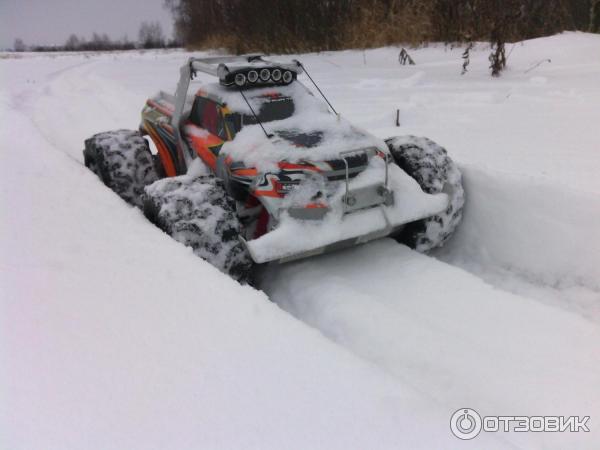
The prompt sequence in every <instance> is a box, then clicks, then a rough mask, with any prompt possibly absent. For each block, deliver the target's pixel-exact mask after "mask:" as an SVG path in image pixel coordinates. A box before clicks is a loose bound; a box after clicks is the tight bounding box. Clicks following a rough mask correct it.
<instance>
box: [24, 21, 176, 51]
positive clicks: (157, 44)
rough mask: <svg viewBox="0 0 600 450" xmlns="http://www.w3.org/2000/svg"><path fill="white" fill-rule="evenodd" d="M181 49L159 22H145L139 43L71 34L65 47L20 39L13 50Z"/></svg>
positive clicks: (141, 28)
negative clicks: (87, 37)
mask: <svg viewBox="0 0 600 450" xmlns="http://www.w3.org/2000/svg"><path fill="white" fill-rule="evenodd" d="M173 47H181V43H180V42H178V41H177V40H175V39H166V38H165V35H164V33H163V31H162V27H161V26H160V23H158V22H143V23H142V24H141V25H140V29H139V32H138V39H137V41H131V40H129V38H128V37H127V36H124V37H123V38H121V39H117V40H113V39H111V38H110V37H109V36H108V35H107V34H106V33H102V34H100V33H93V34H92V37H91V38H90V39H86V38H85V37H79V36H77V35H76V34H71V35H70V36H69V37H68V38H67V40H66V41H65V43H64V44H63V45H35V44H34V45H30V46H27V45H26V44H25V42H24V41H23V40H22V39H20V38H18V39H16V40H15V42H14V45H13V50H14V51H16V52H24V51H28V50H29V51H33V52H49V51H50V52H52V51H67V52H69V51H108V50H132V49H135V48H143V49H150V48H173Z"/></svg>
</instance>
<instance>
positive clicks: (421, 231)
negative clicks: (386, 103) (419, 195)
mask: <svg viewBox="0 0 600 450" xmlns="http://www.w3.org/2000/svg"><path fill="white" fill-rule="evenodd" d="M386 143H387V145H388V147H389V149H390V152H391V153H392V156H393V158H394V161H395V162H396V164H397V165H398V166H400V168H402V170H404V171H405V172H406V173H407V174H409V175H410V176H411V177H412V178H414V179H415V180H416V181H417V183H419V185H420V186H421V189H423V191H424V192H426V193H428V194H438V193H440V192H444V193H446V194H447V195H448V197H449V202H448V208H447V209H446V210H445V211H444V212H442V213H440V214H437V215H435V216H432V217H427V218H425V219H422V220H418V221H416V222H412V223H410V224H408V225H407V226H406V227H405V228H404V229H403V230H402V232H401V233H400V234H399V235H398V236H396V239H397V240H398V241H399V242H402V243H404V244H406V245H408V246H409V247H412V248H414V249H415V250H417V251H420V252H427V251H429V250H431V249H433V248H436V247H441V246H442V245H444V243H445V242H446V241H447V240H448V239H449V238H450V236H451V235H452V233H453V232H454V230H455V229H456V227H457V226H458V224H459V223H460V220H461V219H462V211H463V205H464V203H465V193H464V189H463V186H462V175H461V173H460V171H459V170H458V167H457V166H456V164H455V163H454V162H453V161H452V160H451V159H450V157H449V156H448V153H447V152H446V150H445V149H444V148H442V147H440V146H439V145H438V144H436V143H435V142H433V141H432V140H430V139H427V138H425V137H416V136H398V137H393V138H389V139H386Z"/></svg>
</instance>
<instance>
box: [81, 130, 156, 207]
mask: <svg viewBox="0 0 600 450" xmlns="http://www.w3.org/2000/svg"><path fill="white" fill-rule="evenodd" d="M83 159H84V162H85V165H86V167H88V168H89V169H90V170H91V171H92V172H94V173H95V174H96V175H98V177H100V179H101V180H102V181H103V182H104V184H105V185H106V186H108V187H109V188H110V189H112V190H113V191H115V192H116V193H117V194H118V195H119V196H120V197H121V198H122V199H123V200H125V201H126V202H127V203H130V204H132V205H134V206H138V207H140V208H141V207H142V206H143V205H142V202H143V200H142V195H143V194H144V187H145V186H147V185H149V184H151V183H153V182H155V181H156V180H157V179H158V178H159V177H158V174H157V171H156V168H155V162H154V159H153V157H152V153H151V152H150V148H149V147H148V142H147V141H146V140H145V139H144V138H143V137H142V135H141V134H140V133H139V132H138V131H130V130H117V131H107V132H104V133H98V134H95V135H94V136H92V137H91V138H89V139H87V140H86V141H85V149H84V150H83Z"/></svg>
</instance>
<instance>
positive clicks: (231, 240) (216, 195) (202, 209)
mask: <svg viewBox="0 0 600 450" xmlns="http://www.w3.org/2000/svg"><path fill="white" fill-rule="evenodd" d="M144 214H145V215H146V217H147V218H148V219H149V220H150V221H151V222H153V223H154V224H155V225H157V226H158V227H159V228H160V229H162V230H163V231H164V232H165V233H167V234H169V235H170V236H171V237H172V238H173V239H175V240H176V241H178V242H180V243H182V244H183V245H185V246H188V247H191V248H192V250H193V251H194V253H195V254H196V255H197V256H200V257H201V258H202V259H204V260H206V261H208V262H209V263H211V264H212V265H213V266H215V267H217V268H218V269H219V270H221V271H222V272H224V273H226V274H228V275H230V276H231V277H232V278H234V279H236V280H238V281H240V282H241V283H248V282H249V280H250V275H251V269H252V260H251V258H250V255H249V253H248V251H247V249H246V247H245V246H244V245H243V244H242V242H241V241H240V240H239V235H240V230H241V226H240V223H239V221H238V217H237V215H236V213H235V202H234V201H233V200H232V199H231V198H230V197H229V196H228V195H227V193H226V192H225V188H224V186H223V182H222V181H221V180H219V179H217V178H215V177H214V176H212V175H205V176H190V175H182V176H178V177H172V178H165V179H163V180H159V181H157V182H156V183H154V184H152V185H150V186H148V187H147V188H146V195H145V196H144Z"/></svg>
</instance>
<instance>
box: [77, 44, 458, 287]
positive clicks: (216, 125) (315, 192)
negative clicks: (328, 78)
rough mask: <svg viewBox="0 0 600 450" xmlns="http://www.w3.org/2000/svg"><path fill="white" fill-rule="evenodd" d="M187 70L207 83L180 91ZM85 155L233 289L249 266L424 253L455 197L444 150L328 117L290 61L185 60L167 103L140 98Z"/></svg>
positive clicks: (440, 240)
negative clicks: (393, 248)
mask: <svg viewBox="0 0 600 450" xmlns="http://www.w3.org/2000/svg"><path fill="white" fill-rule="evenodd" d="M199 72H201V73H203V74H204V78H207V75H209V76H210V77H215V78H216V80H215V81H214V82H209V83H204V84H202V85H200V86H198V87H197V88H196V89H195V95H192V96H190V95H188V91H189V89H190V84H191V81H192V80H193V79H194V78H195V77H196V76H197V75H198V73H199ZM302 73H304V74H305V75H306V76H307V77H308V79H309V80H310V81H311V82H312V83H313V85H314V87H315V88H316V89H317V91H318V92H319V94H320V95H321V96H322V99H323V100H320V99H319V98H318V97H316V96H315V95H314V94H313V93H312V92H311V91H310V90H309V89H308V88H307V87H306V86H305V85H304V84H302V83H301V82H300V81H299V80H298V79H297V78H298V76H299V75H300V74H302ZM146 135H147V136H149V137H150V139H151V140H152V141H153V143H154V146H155V149H156V152H155V154H153V152H151V150H150V146H149V144H148V142H147V141H146V139H145V138H144V137H143V136H146ZM83 154H84V160H85V164H86V166H87V167H89V168H90V169H91V170H92V171H94V172H95V173H96V174H97V175H98V176H99V177H100V179H101V180H102V181H103V182H104V183H105V184H106V185H107V186H108V187H109V188H111V189H112V190H114V191H115V192H116V193H117V194H118V195H120V196H121V197H122V198H123V199H124V200H125V201H127V202H129V203H131V204H133V205H136V206H138V207H140V208H142V209H143V211H144V214H145V215H146V217H148V218H149V219H150V220H151V221H152V222H153V223H155V224H156V225H157V226H158V227H160V228H161V229H162V230H163V231H165V232H166V233H168V234H169V235H171V236H172V237H173V238H174V239H176V240H177V241H179V242H181V243H183V244H184V245H187V246H189V247H192V249H193V251H194V253H195V254H197V255H198V256H200V257H202V258H204V259H205V260H207V261H209V262H210V263H212V264H213V265H215V266H216V267H218V268H219V269H220V270H221V271H223V272H225V273H227V274H229V275H231V276H232V277H233V278H235V279H237V280H239V281H241V282H247V281H248V279H249V276H250V273H251V269H252V266H253V264H254V263H259V264H260V263H267V262H275V261H277V262H286V261H291V260H294V259H299V258H305V257H308V256H313V255H318V254H321V253H324V252H329V251H333V250H337V249H341V248H344V247H348V246H352V245H357V244H360V243H364V242H367V241H370V240H373V239H377V238H381V237H384V236H392V237H395V238H396V239H397V240H399V241H400V242H403V243H406V244H407V245H409V246H411V247H412V248H415V249H416V250H418V251H428V250H431V249H432V248H434V247H438V246H441V245H443V244H444V242H445V241H446V240H447V239H448V238H449V236H450V235H451V234H452V232H453V231H454V229H455V228H456V226H457V225H458V223H459V221H460V219H461V216H462V207H463V203H464V193H463V187H462V182H461V174H460V172H459V170H458V169H457V167H456V165H455V164H454V163H453V162H452V161H451V159H450V158H449V157H448V155H447V153H446V151H445V150H444V149H443V148H442V147H440V146H438V145H437V144H435V143H434V142H432V141H430V140H429V139H426V138H417V137H413V136H406V137H394V138H390V139H387V140H386V141H382V140H380V139H378V138H376V137H374V136H373V135H371V134H369V133H367V132H365V131H363V130H361V129H359V128H357V127H355V126H353V125H351V124H350V123H348V122H347V121H346V120H344V119H343V118H341V117H340V116H339V115H338V114H337V113H336V112H335V110H334V109H333V107H332V106H331V104H330V103H329V102H328V101H327V98H326V97H325V96H324V95H323V94H322V92H321V90H320V89H319V88H318V86H317V85H316V83H314V81H313V79H312V78H311V77H310V75H309V74H308V73H307V72H306V69H305V67H304V66H303V65H302V64H301V63H300V62H298V61H295V60H294V61H292V62H287V63H282V62H276V61H272V60H269V59H266V58H265V57H264V56H261V55H247V56H243V57H218V58H202V59H200V58H190V59H189V61H188V62H187V63H186V64H185V65H184V66H183V67H181V70H180V79H179V83H178V85H177V90H176V92H175V95H174V96H173V95H169V94H167V93H164V92H160V93H159V94H158V95H157V96H155V97H154V98H151V99H149V100H148V101H147V103H146V105H145V107H144V109H143V111H142V122H141V125H140V128H139V131H127V130H119V131H109V132H105V133H99V134H96V135H94V136H92V137H91V138H89V139H87V140H86V141H85V150H84V151H83Z"/></svg>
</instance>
